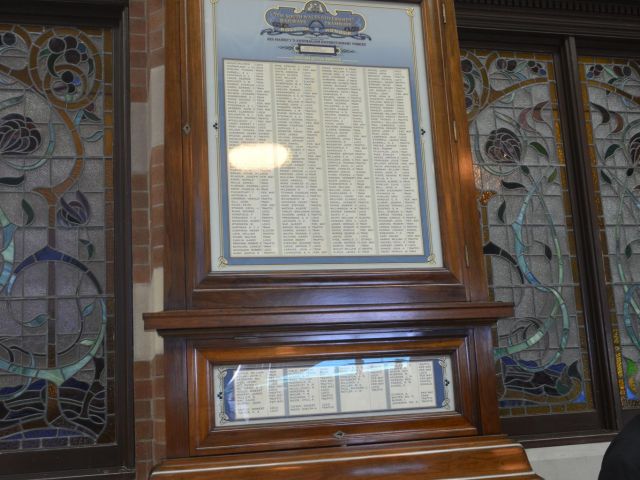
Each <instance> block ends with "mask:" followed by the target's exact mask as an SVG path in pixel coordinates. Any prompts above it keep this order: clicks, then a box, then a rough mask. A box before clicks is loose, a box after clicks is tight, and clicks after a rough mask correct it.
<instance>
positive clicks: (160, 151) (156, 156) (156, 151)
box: [151, 145, 164, 165]
mask: <svg viewBox="0 0 640 480" xmlns="http://www.w3.org/2000/svg"><path fill="white" fill-rule="evenodd" d="M151 165H164V145H156V146H155V147H152V148H151Z"/></svg>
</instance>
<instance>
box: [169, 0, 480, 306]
mask: <svg viewBox="0 0 640 480" xmlns="http://www.w3.org/2000/svg"><path fill="white" fill-rule="evenodd" d="M421 5H422V12H423V18H422V21H423V26H424V31H425V32H426V33H425V38H424V42H425V49H426V52H427V69H428V71H429V75H428V76H429V79H428V83H429V85H428V87H429V91H430V95H429V97H430V107H431V114H432V125H433V132H432V134H433V141H434V153H435V162H436V171H437V174H436V175H437V189H438V200H439V205H440V229H441V238H442V244H443V254H444V268H441V269H434V270H428V271H425V270H422V271H420V270H396V271H393V270H359V271H321V272H317V271H314V272H287V273H274V272H269V273H260V274H253V273H241V274H238V273H224V274H220V273H218V274H212V273H210V272H209V268H208V266H209V265H210V264H211V252H210V244H209V232H210V226H209V213H208V212H209V187H208V180H207V179H208V173H207V172H208V155H207V148H208V146H207V133H206V124H205V122H206V110H205V106H204V102H203V101H202V99H203V98H205V95H204V89H205V84H204V83H205V80H204V52H203V22H202V14H203V12H202V3H201V2H200V1H186V0H172V1H171V2H168V3H167V18H168V19H169V20H168V23H167V32H166V34H167V47H166V48H167V56H168V58H178V59H179V62H172V63H169V64H168V65H167V67H166V69H167V70H166V75H167V77H166V79H167V84H168V85H172V89H171V91H169V90H168V91H167V92H168V93H167V95H166V100H165V101H166V112H167V116H166V122H165V138H166V159H167V160H166V163H165V175H166V178H167V179H171V181H170V182H167V186H166V198H167V202H166V204H165V205H166V207H165V208H166V222H165V223H166V225H167V226H168V227H169V228H167V229H166V233H165V235H166V236H165V246H166V248H165V251H166V252H167V253H168V255H167V258H166V261H165V292H166V299H165V303H166V307H167V308H187V309H190V308H212V307H215V308H219V307H224V308H233V307H234V306H236V305H239V304H242V305H243V306H264V307H266V306H270V307H275V306H279V305H289V306H292V305H310V304H312V305H345V304H353V303H359V304H382V303H414V302H424V301H431V300H430V299H438V301H441V302H442V301H445V302H446V301H467V300H483V299H485V298H486V282H485V280H484V274H483V267H482V255H481V248H480V245H479V241H478V238H479V230H478V228H479V227H478V222H477V221H476V219H475V198H474V195H473V173H472V167H471V158H470V156H469V155H468V154H467V153H465V152H468V151H469V147H468V139H467V138H466V136H464V135H460V136H458V134H457V132H458V131H460V132H464V131H465V129H466V119H465V115H464V105H463V103H462V101H463V99H462V98H460V97H459V96H457V95H454V93H453V92H454V91H456V87H457V85H459V84H460V82H461V80H460V73H459V71H458V69H457V67H456V62H455V59H454V57H455V55H452V52H456V51H457V36H456V29H455V22H454V21H453V18H454V16H453V10H452V6H453V2H452V1H451V0H446V1H445V2H437V1H435V0H424V1H423V2H422V3H421ZM447 19H448V20H447ZM177 112H179V114H177Z"/></svg>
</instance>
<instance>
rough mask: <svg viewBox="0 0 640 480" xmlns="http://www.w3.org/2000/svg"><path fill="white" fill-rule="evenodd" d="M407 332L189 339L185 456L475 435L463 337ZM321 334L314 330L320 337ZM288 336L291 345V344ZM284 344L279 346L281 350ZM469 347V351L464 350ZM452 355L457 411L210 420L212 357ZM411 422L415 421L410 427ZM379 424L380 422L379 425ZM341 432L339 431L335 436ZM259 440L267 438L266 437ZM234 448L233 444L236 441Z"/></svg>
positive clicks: (239, 359)
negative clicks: (245, 424)
mask: <svg viewBox="0 0 640 480" xmlns="http://www.w3.org/2000/svg"><path fill="white" fill-rule="evenodd" d="M403 333H404V335H407V332H397V333H396V335H397V337H398V338H397V339H393V340H390V339H387V338H385V339H382V340H380V339H378V340H377V341H375V335H371V334H369V335H367V337H373V338H371V339H370V340H368V341H367V342H362V341H360V342H353V341H350V340H346V341H342V342H335V341H331V342H328V341H327V340H326V339H325V340H324V341H322V340H321V339H317V337H314V336H311V337H310V338H308V337H307V338H304V339H302V338H299V339H295V337H286V336H285V337H282V338H280V337H279V338H270V339H269V341H270V343H273V345H265V346H262V345H246V342H239V341H237V340H236V341H233V340H227V341H223V340H219V341H218V342H216V341H208V342H207V341H203V340H200V339H198V340H194V341H191V342H190V343H189V347H188V348H189V349H193V352H194V353H193V355H189V361H188V367H187V368H188V369H189V372H190V373H191V375H190V377H189V393H190V397H189V403H190V405H192V408H190V419H189V420H190V428H191V429H192V430H193V431H197V432H198V434H197V435H194V436H191V438H190V440H191V444H190V453H191V455H217V454H224V453H237V452H238V451H254V452H255V451H264V450H281V449H291V448H299V447H306V448H308V447H322V446H333V445H336V444H338V445H357V444H359V443H371V442H374V441H378V442H382V441H399V440H416V439H425V438H430V437H438V436H440V435H442V430H443V429H446V430H447V435H448V436H450V437H456V436H469V435H476V434H477V433H478V431H477V429H476V427H474V425H473V423H472V422H473V420H474V418H475V417H477V415H475V412H474V411H473V406H472V405H473V403H472V402H473V400H472V398H471V392H472V386H471V385H472V382H471V378H470V376H471V373H470V371H469V363H468V362H469V354H470V352H469V349H470V345H469V343H470V339H469V338H468V337H467V336H466V335H465V333H467V332H455V333H457V335H461V334H462V335H461V336H456V337H453V336H448V337H447V338H446V339H442V338H434V339H430V340H426V339H421V340H417V339H416V338H415V337H409V338H404V339H403V338H402V335H403ZM320 337H321V336H320ZM290 342H291V343H290ZM282 347H284V348H282ZM471 353H473V352H471ZM424 354H445V355H451V362H452V368H453V383H454V387H455V388H454V390H455V394H454V396H455V398H456V412H447V413H441V414H436V413H430V414H421V415H419V414H412V415H403V416H399V415H395V416H394V415H391V414H389V415H388V416H383V417H377V416H376V417H370V418H353V419H329V420H322V421H309V422H303V423H299V424H297V425H296V426H295V428H294V429H292V428H291V424H288V425H287V424H286V423H285V424H276V425H256V426H254V427H251V428H242V429H237V428H235V429H234V428H229V427H227V428H224V427H216V426H215V424H214V418H213V412H212V410H211V408H212V407H211V406H212V405H213V403H212V402H213V392H212V387H211V385H210V383H209V382H210V381H211V375H212V369H213V368H214V366H215V365H216V364H217V363H234V362H239V363H243V364H244V363H251V362H255V361H259V360H260V359H266V361H273V359H274V358H277V359H278V361H290V360H298V359H304V360H310V359H317V360H318V361H320V360H330V359H337V358H349V357H354V356H355V357H358V356H363V355H364V356H380V355H424ZM416 422H419V424H420V427H419V428H417V426H416ZM381 427H382V428H381ZM335 432H341V433H342V435H335ZM265 438H271V439H272V440H271V441H269V442H265V441H264V439H265ZM239 445H240V446H241V447H238V446H239Z"/></svg>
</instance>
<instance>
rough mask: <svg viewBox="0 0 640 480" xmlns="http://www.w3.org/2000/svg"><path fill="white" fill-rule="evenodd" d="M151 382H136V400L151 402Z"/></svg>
mask: <svg viewBox="0 0 640 480" xmlns="http://www.w3.org/2000/svg"><path fill="white" fill-rule="evenodd" d="M151 388H152V384H151V380H136V381H135V382H134V386H133V389H134V393H135V398H136V400H149V399H151V398H152V396H151V393H152V390H151Z"/></svg>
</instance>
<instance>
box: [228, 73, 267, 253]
mask: <svg viewBox="0 0 640 480" xmlns="http://www.w3.org/2000/svg"><path fill="white" fill-rule="evenodd" d="M269 69H270V65H269V64H264V63H257V62H241V61H225V63H224V77H225V102H226V103H225V107H226V108H225V115H226V132H227V136H226V138H227V151H228V152H230V153H231V152H232V151H233V150H234V148H237V147H239V148H240V149H242V148H243V147H244V148H247V147H248V148H252V147H256V146H257V145H262V146H263V147H265V146H270V145H272V144H273V141H274V139H273V133H274V132H273V115H272V113H271V111H272V100H271V97H272V92H271V90H272V85H271V76H270V72H269ZM232 155H233V154H232ZM230 156H231V155H230ZM238 159H239V160H243V158H242V157H239V158H238ZM229 160H231V159H229ZM247 167H251V168H247ZM261 167H262V168H258V167H257V166H255V165H253V166H251V165H242V164H241V163H240V162H239V163H238V164H234V163H233V162H231V161H229V162H228V164H227V168H228V175H227V179H228V182H229V184H228V190H229V222H230V228H229V231H230V235H231V238H230V243H231V254H232V256H237V257H243V256H244V257H251V256H261V255H276V254H277V247H278V242H277V233H278V232H277V231H278V225H277V221H276V217H275V214H274V212H275V194H276V185H275V176H274V172H273V169H272V168H264V167H266V165H263V166H261Z"/></svg>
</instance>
